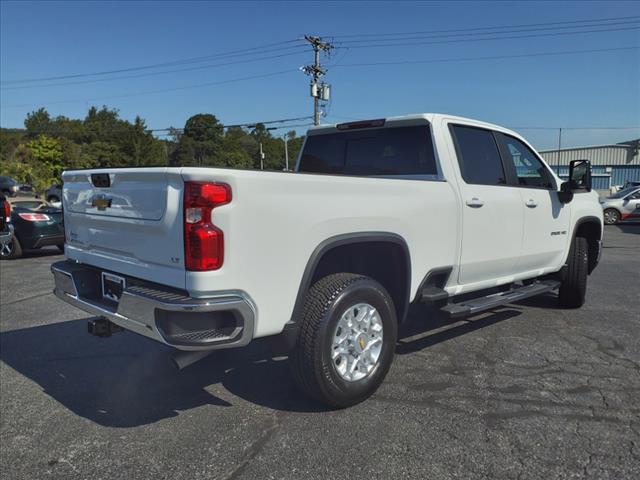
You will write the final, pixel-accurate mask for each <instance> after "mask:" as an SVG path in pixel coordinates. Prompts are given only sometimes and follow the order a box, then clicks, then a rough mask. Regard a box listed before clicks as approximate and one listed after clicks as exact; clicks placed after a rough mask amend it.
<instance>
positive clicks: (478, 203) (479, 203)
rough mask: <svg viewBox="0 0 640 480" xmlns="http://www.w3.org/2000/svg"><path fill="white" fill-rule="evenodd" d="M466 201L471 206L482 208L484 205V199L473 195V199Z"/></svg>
mask: <svg viewBox="0 0 640 480" xmlns="http://www.w3.org/2000/svg"><path fill="white" fill-rule="evenodd" d="M465 203H466V204H467V206H469V207H471V208H480V207H481V206H483V205H484V201H483V200H482V199H480V198H478V197H473V198H472V199H471V200H467V201H466V202H465Z"/></svg>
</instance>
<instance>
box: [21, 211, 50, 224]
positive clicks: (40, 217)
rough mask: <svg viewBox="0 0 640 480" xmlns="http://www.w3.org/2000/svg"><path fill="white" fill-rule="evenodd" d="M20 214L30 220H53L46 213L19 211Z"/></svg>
mask: <svg viewBox="0 0 640 480" xmlns="http://www.w3.org/2000/svg"><path fill="white" fill-rule="evenodd" d="M18 216H19V217H20V218H21V219H23V220H27V221H28V222H48V221H49V220H51V219H50V218H49V215H45V214H44V213H19V214H18Z"/></svg>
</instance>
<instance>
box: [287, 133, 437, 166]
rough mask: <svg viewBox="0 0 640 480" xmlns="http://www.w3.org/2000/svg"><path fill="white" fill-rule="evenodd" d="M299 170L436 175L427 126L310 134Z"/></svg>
mask: <svg viewBox="0 0 640 480" xmlns="http://www.w3.org/2000/svg"><path fill="white" fill-rule="evenodd" d="M298 171H300V172H307V173H329V174H342V175H359V176H395V175H401V176H405V175H436V174H437V167H436V161H435V155H434V152H433V143H432V140H431V132H430V130H429V127H427V126H413V127H395V128H393V127H391V128H378V129H366V130H358V131H348V132H337V133H330V134H324V135H315V136H313V135H312V136H309V137H308V138H307V141H306V143H305V146H304V150H303V152H302V156H301V157H300V165H299V167H298Z"/></svg>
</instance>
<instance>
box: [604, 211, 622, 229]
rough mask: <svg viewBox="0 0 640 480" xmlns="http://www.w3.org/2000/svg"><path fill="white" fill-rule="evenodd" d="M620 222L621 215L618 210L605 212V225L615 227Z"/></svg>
mask: <svg viewBox="0 0 640 480" xmlns="http://www.w3.org/2000/svg"><path fill="white" fill-rule="evenodd" d="M619 220H620V214H619V213H618V212H617V210H613V209H608V210H605V211H604V223H606V224H607V225H614V224H616V223H618V221H619Z"/></svg>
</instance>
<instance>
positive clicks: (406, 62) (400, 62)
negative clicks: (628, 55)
mask: <svg viewBox="0 0 640 480" xmlns="http://www.w3.org/2000/svg"><path fill="white" fill-rule="evenodd" d="M638 49H640V46H637V47H615V48H598V49H591V50H565V51H559V52H536V53H523V54H514V55H493V56H488V57H461V58H434V59H425V60H398V61H393V62H370V63H343V64H336V65H334V66H333V67H332V68H341V67H374V66H378V65H410V64H420V63H441V62H442V63H446V62H467V61H478V60H500V59H508V58H526V57H544V56H556V55H574V54H580V53H600V52H615V51H624V50H638Z"/></svg>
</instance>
